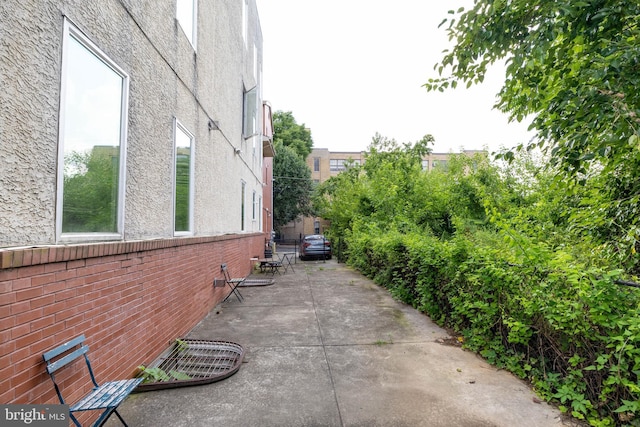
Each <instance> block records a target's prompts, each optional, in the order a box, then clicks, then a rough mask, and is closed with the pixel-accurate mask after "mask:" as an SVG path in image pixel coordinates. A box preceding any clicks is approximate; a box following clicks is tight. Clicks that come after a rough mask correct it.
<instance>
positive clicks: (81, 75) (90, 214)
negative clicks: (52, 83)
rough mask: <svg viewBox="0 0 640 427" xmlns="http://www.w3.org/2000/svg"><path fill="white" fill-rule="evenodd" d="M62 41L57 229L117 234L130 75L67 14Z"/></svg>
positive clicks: (66, 236)
mask: <svg viewBox="0 0 640 427" xmlns="http://www.w3.org/2000/svg"><path fill="white" fill-rule="evenodd" d="M63 43H64V44H63V60H62V67H63V68H62V87H61V99H60V120H59V123H60V129H59V135H60V140H59V149H58V153H59V160H58V204H57V206H56V213H57V215H56V216H57V222H56V232H57V235H58V236H59V238H60V240H79V239H87V238H88V237H87V236H86V233H91V237H90V238H91V239H96V238H98V239H113V238H118V237H121V236H122V233H123V225H122V224H123V207H124V178H125V172H124V171H125V167H124V166H125V157H124V156H125V152H126V150H125V148H126V147H125V144H126V134H127V128H126V126H127V102H128V87H129V77H128V76H127V74H126V73H125V72H124V71H122V69H120V68H119V67H118V66H117V65H116V64H115V63H114V62H113V61H111V60H110V59H109V58H108V57H107V56H106V55H105V54H104V53H103V52H102V51H101V50H99V49H98V48H97V47H96V46H95V45H94V44H93V43H91V42H90V41H89V40H88V39H87V38H86V37H85V36H84V35H83V34H82V33H80V31H79V30H78V29H77V28H75V27H74V26H73V25H72V24H71V23H70V22H69V21H66V20H65V22H64V39H63ZM98 234H100V235H102V237H99V236H98ZM82 235H85V236H84V237H83V236H82Z"/></svg>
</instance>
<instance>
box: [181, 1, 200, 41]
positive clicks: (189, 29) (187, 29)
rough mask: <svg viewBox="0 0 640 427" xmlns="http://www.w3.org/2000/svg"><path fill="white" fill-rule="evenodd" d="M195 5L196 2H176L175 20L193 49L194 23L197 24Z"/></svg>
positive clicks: (194, 39)
mask: <svg viewBox="0 0 640 427" xmlns="http://www.w3.org/2000/svg"><path fill="white" fill-rule="evenodd" d="M197 4H198V2H197V0H177V5H176V18H177V19H178V22H179V23H180V26H181V27H182V30H183V31H184V33H185V34H186V35H187V38H188V39H189V42H190V43H191V45H192V46H193V48H194V49H195V48H196V34H197V31H196V23H197V22H198V20H197V17H198V8H197Z"/></svg>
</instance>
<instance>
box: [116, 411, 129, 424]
mask: <svg viewBox="0 0 640 427" xmlns="http://www.w3.org/2000/svg"><path fill="white" fill-rule="evenodd" d="M113 412H114V413H115V414H116V415H117V416H118V418H120V422H121V423H122V425H123V426H124V427H129V425H128V424H127V423H126V422H125V421H124V420H123V419H122V417H121V416H120V414H119V413H118V411H116V410H114V411H113Z"/></svg>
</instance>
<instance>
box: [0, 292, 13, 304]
mask: <svg viewBox="0 0 640 427" xmlns="http://www.w3.org/2000/svg"><path fill="white" fill-rule="evenodd" d="M14 302H16V294H15V293H13V292H11V293H8V294H0V305H8V304H13V303H14Z"/></svg>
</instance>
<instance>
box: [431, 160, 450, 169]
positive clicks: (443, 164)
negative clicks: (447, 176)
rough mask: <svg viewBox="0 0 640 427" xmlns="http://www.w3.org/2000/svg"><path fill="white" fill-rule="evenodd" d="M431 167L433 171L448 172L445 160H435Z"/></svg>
mask: <svg viewBox="0 0 640 427" xmlns="http://www.w3.org/2000/svg"><path fill="white" fill-rule="evenodd" d="M431 167H432V168H433V169H439V170H442V171H446V170H448V168H449V165H448V164H447V161H446V160H440V159H435V160H434V161H433V162H432V163H431Z"/></svg>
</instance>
